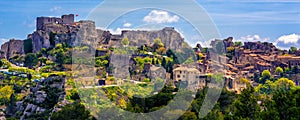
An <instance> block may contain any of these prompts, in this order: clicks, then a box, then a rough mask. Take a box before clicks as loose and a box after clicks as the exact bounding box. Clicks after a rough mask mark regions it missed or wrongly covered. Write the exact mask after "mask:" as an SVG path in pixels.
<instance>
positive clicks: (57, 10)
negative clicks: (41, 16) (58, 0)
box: [50, 6, 62, 12]
mask: <svg viewBox="0 0 300 120" xmlns="http://www.w3.org/2000/svg"><path fill="white" fill-rule="evenodd" d="M61 10H62V8H61V7H60V6H54V7H52V8H50V12H60V11H61Z"/></svg>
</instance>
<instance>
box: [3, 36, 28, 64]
mask: <svg viewBox="0 0 300 120" xmlns="http://www.w3.org/2000/svg"><path fill="white" fill-rule="evenodd" d="M1 51H2V52H3V56H4V57H5V58H7V59H8V58H10V57H13V56H14V55H17V54H24V46H23V40H15V39H11V40H9V41H8V42H6V43H4V44H3V45H1Z"/></svg>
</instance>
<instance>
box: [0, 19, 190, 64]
mask: <svg viewBox="0 0 300 120" xmlns="http://www.w3.org/2000/svg"><path fill="white" fill-rule="evenodd" d="M43 28H45V29H43V30H37V31H34V32H33V33H32V34H29V35H28V37H27V39H26V40H30V42H31V44H24V43H25V42H23V41H22V40H11V41H8V42H6V43H5V44H3V45H2V47H1V51H2V52H3V53H4V55H2V58H7V59H9V58H11V57H13V56H14V55H15V54H20V55H23V54H26V53H30V52H33V53H37V52H40V51H41V49H42V48H46V49H49V48H50V49H51V48H53V47H54V46H55V45H56V44H59V43H66V44H67V45H68V46H74V45H78V44H86V45H90V46H93V47H94V48H96V47H97V45H98V44H102V45H103V44H105V45H107V46H108V47H119V46H121V40H122V39H123V38H128V40H129V42H130V45H132V46H141V45H145V44H152V43H153V42H154V39H156V38H160V39H161V40H162V42H163V43H164V45H165V47H166V49H172V50H176V51H177V52H178V53H180V52H181V53H191V54H188V55H192V48H191V47H189V45H188V44H187V43H186V42H184V38H182V36H180V34H179V33H178V32H177V31H176V30H175V29H174V28H172V27H167V28H164V29H162V30H156V31H140V30H131V31H127V30H126V31H122V34H121V35H112V34H111V33H110V32H109V31H105V30H100V29H96V26H95V22H93V21H89V20H85V21H79V22H75V23H74V25H63V24H56V23H49V24H45V25H44V26H43ZM24 49H26V50H25V52H24ZM183 58H184V57H183Z"/></svg>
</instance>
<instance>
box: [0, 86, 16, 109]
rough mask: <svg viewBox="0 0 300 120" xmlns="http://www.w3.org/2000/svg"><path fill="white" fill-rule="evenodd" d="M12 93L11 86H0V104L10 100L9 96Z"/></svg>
mask: <svg viewBox="0 0 300 120" xmlns="http://www.w3.org/2000/svg"><path fill="white" fill-rule="evenodd" d="M13 93H14V90H13V88H12V87H11V86H8V85H6V86H4V87H1V88H0V105H3V104H6V103H8V102H9V101H10V96H11V95H12V94H13Z"/></svg>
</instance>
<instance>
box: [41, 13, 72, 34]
mask: <svg viewBox="0 0 300 120" xmlns="http://www.w3.org/2000/svg"><path fill="white" fill-rule="evenodd" d="M52 23H56V24H63V25H73V24H74V14H69V15H62V16H61V18H57V17H37V18H36V30H45V27H44V26H45V25H46V24H52Z"/></svg>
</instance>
